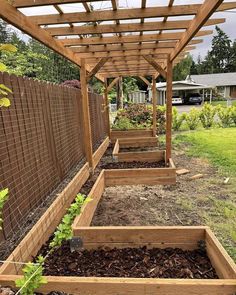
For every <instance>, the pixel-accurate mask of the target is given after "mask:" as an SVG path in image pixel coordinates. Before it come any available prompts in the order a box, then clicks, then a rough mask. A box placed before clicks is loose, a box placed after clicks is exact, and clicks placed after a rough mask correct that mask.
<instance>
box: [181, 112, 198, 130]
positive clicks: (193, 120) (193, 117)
mask: <svg viewBox="0 0 236 295" xmlns="http://www.w3.org/2000/svg"><path fill="white" fill-rule="evenodd" d="M199 113H200V112H199V111H198V110H197V109H196V108H192V109H191V110H190V112H189V113H188V114H187V113H184V114H183V116H184V119H185V121H186V123H187V125H188V128H189V129H190V130H195V129H196V128H197V126H198V124H199V122H200V118H199Z"/></svg>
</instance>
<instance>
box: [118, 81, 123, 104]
mask: <svg viewBox="0 0 236 295" xmlns="http://www.w3.org/2000/svg"><path fill="white" fill-rule="evenodd" d="M119 109H123V88H122V77H119V80H118V83H117V110H119Z"/></svg>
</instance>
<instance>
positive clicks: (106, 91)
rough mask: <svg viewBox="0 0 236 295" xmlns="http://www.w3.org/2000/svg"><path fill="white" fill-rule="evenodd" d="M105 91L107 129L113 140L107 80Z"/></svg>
mask: <svg viewBox="0 0 236 295" xmlns="http://www.w3.org/2000/svg"><path fill="white" fill-rule="evenodd" d="M104 84H105V89H104V100H105V112H106V117H107V118H106V119H107V122H106V125H107V126H106V128H107V134H108V136H109V138H110V139H111V127H110V109H109V99H108V88H107V87H108V84H107V79H105V82H104Z"/></svg>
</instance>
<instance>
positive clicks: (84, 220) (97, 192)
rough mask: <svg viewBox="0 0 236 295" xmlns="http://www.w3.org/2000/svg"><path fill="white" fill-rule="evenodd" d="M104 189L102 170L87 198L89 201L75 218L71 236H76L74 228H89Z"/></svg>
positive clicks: (76, 232)
mask: <svg viewBox="0 0 236 295" xmlns="http://www.w3.org/2000/svg"><path fill="white" fill-rule="evenodd" d="M104 189H105V179H104V170H102V171H101V173H100V174H99V176H98V178H97V180H96V182H95V184H94V185H93V187H92V189H91V191H90V193H89V194H88V197H89V198H91V201H90V202H88V203H86V204H84V206H83V207H82V209H81V214H80V215H79V216H77V217H76V218H75V220H74V222H73V224H72V230H73V235H74V236H76V235H78V231H76V230H75V228H78V227H81V226H89V225H90V223H91V221H92V219H93V215H94V213H95V211H96V209H97V205H98V203H99V201H100V199H101V196H102V194H103V192H104Z"/></svg>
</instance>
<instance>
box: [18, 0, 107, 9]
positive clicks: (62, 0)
mask: <svg viewBox="0 0 236 295" xmlns="http://www.w3.org/2000/svg"><path fill="white" fill-rule="evenodd" d="M97 1H100V0H90V2H97ZM103 1H109V0H103ZM86 2H87V0H14V1H13V3H12V6H14V7H16V8H26V7H37V6H47V5H57V4H58V5H59V4H71V3H86Z"/></svg>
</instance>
